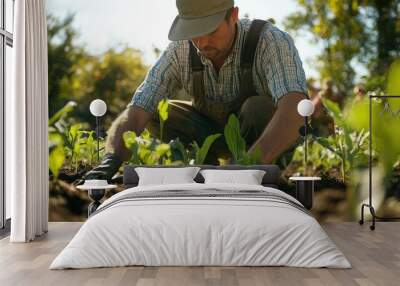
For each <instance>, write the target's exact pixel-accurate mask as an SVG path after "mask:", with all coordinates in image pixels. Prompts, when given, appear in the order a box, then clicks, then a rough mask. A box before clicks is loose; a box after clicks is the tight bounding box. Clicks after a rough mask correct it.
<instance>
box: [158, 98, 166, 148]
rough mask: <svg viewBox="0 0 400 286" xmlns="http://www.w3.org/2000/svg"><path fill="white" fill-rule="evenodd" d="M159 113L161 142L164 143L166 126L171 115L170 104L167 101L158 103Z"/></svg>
mask: <svg viewBox="0 0 400 286" xmlns="http://www.w3.org/2000/svg"><path fill="white" fill-rule="evenodd" d="M157 111H158V116H159V118H160V140H161V141H163V138H164V136H163V135H164V134H163V132H164V124H165V122H166V121H167V120H168V114H169V103H168V100H167V99H163V100H161V101H160V102H159V103H158V106H157Z"/></svg>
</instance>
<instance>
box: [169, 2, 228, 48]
mask: <svg viewBox="0 0 400 286" xmlns="http://www.w3.org/2000/svg"><path fill="white" fill-rule="evenodd" d="M176 7H177V8H178V12H179V15H178V16H176V18H175V20H174V22H173V23H172V26H171V29H170V31H169V34H168V39H170V40H171V41H179V40H190V39H193V38H195V37H200V36H203V35H207V34H209V33H211V32H213V31H215V30H216V29H217V28H218V26H219V25H220V24H221V23H222V21H223V20H224V18H225V15H226V11H227V10H228V9H229V8H232V7H234V0H176Z"/></svg>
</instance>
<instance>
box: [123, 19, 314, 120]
mask: <svg viewBox="0 0 400 286" xmlns="http://www.w3.org/2000/svg"><path fill="white" fill-rule="evenodd" d="M250 25H251V21H250V20H248V19H242V20H240V21H238V25H237V27H238V32H237V36H236V39H235V43H234V47H233V49H232V52H231V54H230V55H229V56H228V58H227V59H226V60H225V62H224V64H223V66H222V67H221V69H220V71H219V72H218V73H217V72H216V70H215V68H214V66H213V64H212V62H211V61H210V60H208V59H207V58H205V57H203V56H201V61H202V63H203V64H204V66H205V69H204V91H205V97H206V98H205V100H210V101H214V102H218V103H228V102H232V101H234V100H235V99H236V98H238V96H239V95H240V90H239V86H240V85H239V79H240V55H241V51H242V47H243V46H244V40H245V37H246V34H247V31H248V30H249V28H250ZM191 81H192V72H191V67H190V59H189V42H188V41H176V42H171V43H170V44H169V46H168V48H167V49H166V50H165V51H164V52H163V53H162V55H161V56H160V58H159V59H158V60H157V62H156V63H155V64H154V66H153V67H152V68H151V69H150V70H149V72H148V74H147V76H146V78H145V80H144V82H143V83H142V84H141V85H140V86H139V88H138V89H137V90H136V92H135V94H134V95H133V98H132V100H131V102H130V103H129V104H128V106H132V105H134V106H138V107H141V108H143V109H144V110H146V111H148V112H151V113H154V112H156V110H157V104H158V102H159V101H160V100H161V99H162V98H165V97H167V98H169V97H173V96H174V95H175V94H176V92H177V91H178V90H179V89H184V90H185V91H186V92H187V93H188V94H189V95H190V93H191ZM253 83H254V88H255V91H256V92H257V94H258V95H264V96H272V97H273V99H274V102H275V103H276V102H277V101H278V99H280V98H281V97H282V96H284V95H285V94H287V93H291V92H300V93H304V94H307V86H306V78H305V74H304V70H303V67H302V62H301V60H300V57H299V54H298V52H297V49H296V47H295V45H294V43H293V40H292V38H291V37H290V36H289V35H288V34H287V33H285V32H283V31H281V30H279V29H278V28H276V27H275V26H273V25H272V24H271V23H268V24H266V25H265V27H264V31H263V32H262V34H261V38H260V41H259V43H258V46H257V49H256V55H255V59H254V64H253Z"/></svg>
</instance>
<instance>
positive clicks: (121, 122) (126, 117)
mask: <svg viewBox="0 0 400 286" xmlns="http://www.w3.org/2000/svg"><path fill="white" fill-rule="evenodd" d="M151 117H152V113H150V112H147V111H145V110H144V109H142V108H140V107H136V106H129V107H128V108H127V109H125V111H124V112H123V113H121V115H120V116H119V117H118V118H117V119H116V120H115V121H114V122H113V124H112V125H111V127H110V129H109V130H108V131H107V133H108V136H107V142H106V153H113V154H115V155H117V156H118V157H119V158H120V159H121V160H122V161H128V160H129V159H130V157H131V155H132V154H131V151H130V150H128V149H127V148H126V147H125V143H124V139H123V134H124V133H125V132H126V131H133V132H135V133H136V135H138V136H139V135H140V134H141V133H142V132H143V130H144V128H145V127H146V125H147V123H148V122H149V120H150V119H151Z"/></svg>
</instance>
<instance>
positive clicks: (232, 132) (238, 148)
mask: <svg viewBox="0 0 400 286" xmlns="http://www.w3.org/2000/svg"><path fill="white" fill-rule="evenodd" d="M224 135H225V140H226V144H227V145H228V149H229V151H230V152H231V154H232V157H233V158H232V159H233V161H234V162H235V163H239V162H241V161H242V160H243V155H244V154H245V153H246V141H245V140H244V138H243V137H242V135H241V133H240V124H239V120H238V119H237V117H236V116H235V115H234V114H231V115H230V116H229V118H228V123H227V124H226V125H225V128H224Z"/></svg>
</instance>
